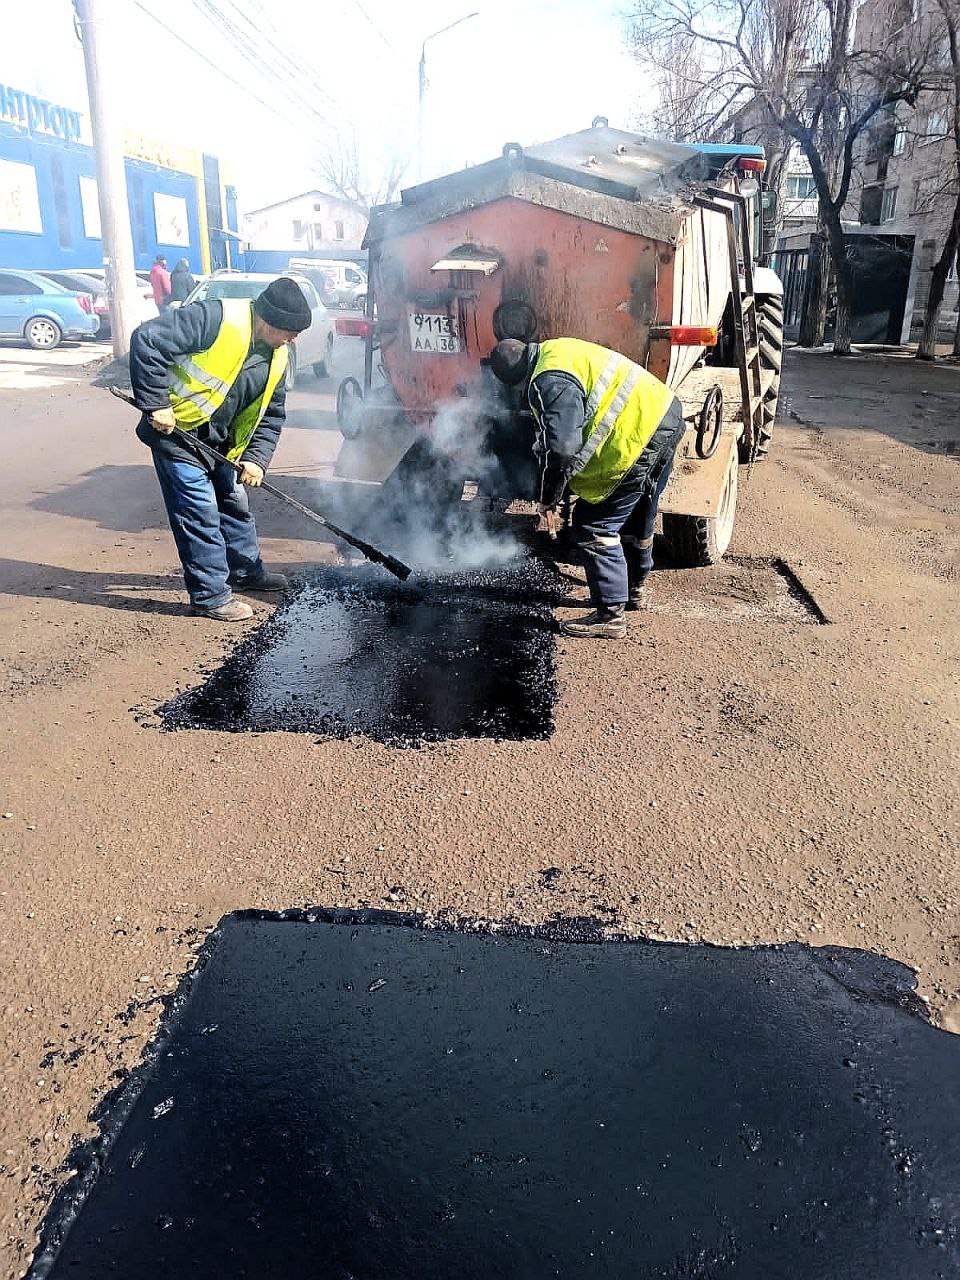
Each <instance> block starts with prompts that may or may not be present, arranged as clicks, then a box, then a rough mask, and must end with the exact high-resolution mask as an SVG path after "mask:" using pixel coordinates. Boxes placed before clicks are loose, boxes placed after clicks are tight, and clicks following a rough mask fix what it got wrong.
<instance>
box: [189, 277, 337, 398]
mask: <svg viewBox="0 0 960 1280" xmlns="http://www.w3.org/2000/svg"><path fill="white" fill-rule="evenodd" d="M289 278H290V279H291V280H296V282H297V284H298V285H299V286H300V288H301V289H302V290H303V296H304V297H305V298H306V300H307V303H308V305H309V307H310V314H311V316H312V320H311V322H310V328H309V329H305V330H304V331H303V333H301V334H298V335H297V337H296V338H295V339H294V341H293V342H291V343H290V360H289V363H288V365H287V389H288V390H289V389H290V388H291V387H292V386H293V385H294V383H295V382H296V380H297V374H298V372H302V371H303V369H304V368H311V369H313V372H314V373H315V374H316V376H317V377H318V378H332V377H333V371H334V360H335V356H336V335H337V321H336V316H335V314H334V312H333V311H331V310H330V309H329V308H328V307H326V306H324V304H323V302H321V300H320V295H319V294H318V293H317V290H316V289H315V288H314V287H313V285H312V284H311V283H310V281H309V280H307V279H306V278H305V277H304V276H301V275H297V274H295V273H294V272H290V273H289ZM276 279H277V276H276V275H265V274H259V273H254V272H246V271H215V272H214V273H213V275H212V276H208V277H207V279H206V280H201V281H200V282H199V283H198V285H197V287H196V288H195V289H194V290H193V292H192V293H191V294H190V296H189V297H188V298H187V300H186V302H185V303H184V304H183V305H184V306H185V307H186V306H188V305H189V304H190V303H191V302H205V301H207V299H209V298H251V299H252V298H258V297H259V296H260V294H261V293H263V291H264V289H266V287H267V285H268V284H270V282H271V281H272V280H276Z"/></svg>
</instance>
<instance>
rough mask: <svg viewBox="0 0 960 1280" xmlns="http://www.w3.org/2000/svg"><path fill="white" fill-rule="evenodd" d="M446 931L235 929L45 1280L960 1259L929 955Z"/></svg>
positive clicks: (831, 1275) (818, 1267) (131, 1109)
mask: <svg viewBox="0 0 960 1280" xmlns="http://www.w3.org/2000/svg"><path fill="white" fill-rule="evenodd" d="M421 925H422V922H421V921H417V920H415V919H410V918H406V917H402V916H395V915H390V914H388V913H379V912H378V913H351V912H325V911H322V910H319V909H318V910H317V911H315V912H312V913H310V914H307V915H305V914H303V913H297V914H296V915H291V916H286V917H276V916H272V917H271V916H265V915H264V916H260V915H254V914H253V913H247V914H243V915H240V916H234V917H228V918H227V919H226V920H225V921H224V922H223V923H222V926H221V929H220V931H219V933H217V934H214V935H213V937H212V938H211V940H210V941H209V943H208V945H207V949H206V952H205V955H204V956H203V957H202V959H201V963H200V964H199V965H198V967H197V969H196V970H195V971H194V972H193V973H192V974H191V975H189V976H188V977H187V978H186V979H185V980H184V983H183V985H182V988H181V991H180V993H179V995H178V996H177V998H176V999H175V1000H174V1002H173V1003H172V1005H171V1008H170V1009H169V1010H168V1014H167V1017H166V1020H165V1023H164V1025H163V1027H162V1029H161V1032H160V1034H159V1037H158V1039H157V1041H156V1042H155V1044H154V1045H153V1047H152V1048H151V1050H150V1051H149V1053H148V1055H147V1059H146V1061H145V1065H144V1067H143V1068H142V1070H141V1072H139V1073H138V1074H137V1075H136V1076H135V1077H134V1078H132V1079H131V1080H130V1081H128V1082H127V1084H126V1085H125V1086H124V1087H123V1088H121V1090H120V1092H119V1094H118V1096H117V1097H116V1098H115V1099H114V1100H113V1102H112V1105H111V1106H110V1108H109V1109H108V1111H107V1114H106V1117H105V1118H104V1120H103V1136H102V1138H101V1139H100V1140H99V1142H98V1143H97V1144H94V1146H93V1147H92V1148H89V1149H87V1151H86V1152H85V1153H84V1152H80V1153H77V1154H78V1162H79V1165H80V1167H81V1174H80V1176H79V1177H78V1178H77V1180H76V1181H75V1182H74V1183H73V1184H72V1185H71V1186H69V1187H68V1188H67V1189H65V1191H64V1192H63V1193H62V1194H61V1196H60V1198H59V1199H58V1201H57V1203H56V1204H55V1205H54V1207H53V1209H52V1210H51V1213H50V1215H49V1216H48V1219H47V1222H46V1225H45V1231H44V1243H43V1247H42V1249H41V1251H40V1253H39V1254H38V1258H37V1260H36V1262H35V1264H34V1268H33V1271H32V1273H31V1274H32V1276H33V1277H34V1280H39V1278H40V1277H46V1276H54V1277H56V1278H57V1280H66V1277H71V1280H87V1278H88V1277H90V1278H92V1277H100V1276H115V1275H116V1276H123V1277H124V1280H140V1278H141V1277H142V1278H143V1280H167V1278H169V1280H173V1278H174V1277H176V1278H177V1280H181V1278H183V1277H190V1278H191V1280H207V1278H208V1277H209V1278H210V1280H213V1277H217V1278H218V1280H220V1278H221V1277H224V1276H230V1277H256V1278H257V1280H290V1277H293V1276H298V1277H300V1276H303V1277H306V1276H311V1277H312V1276H316V1277H323V1278H324V1280H327V1278H329V1280H411V1278H412V1277H417V1278H418V1280H426V1278H429V1277H437V1278H438V1280H440V1278H441V1277H442V1278H443V1280H448V1278H449V1277H452V1276H456V1277H458V1278H460V1280H474V1278H476V1280H481V1278H483V1280H487V1278H488V1277H497V1276H499V1277H509V1278H511V1280H514V1278H515V1280H521V1278H522V1280H541V1278H542V1277H548V1276H562V1277H580V1276H582V1277H617V1278H622V1280H653V1278H654V1277H664V1278H669V1280H724V1278H726V1277H730V1280H780V1278H788V1280H793V1278H795V1280H814V1278H817V1280H933V1278H934V1277H937V1278H945V1277H955V1276H956V1275H957V1274H958V1269H960V1144H958V1142H957V1138H956V1135H957V1132H958V1131H960V1039H958V1038H956V1037H954V1036H950V1035H948V1034H947V1033H945V1032H941V1031H939V1030H937V1029H936V1028H934V1027H932V1026H931V1025H930V1024H929V1023H928V1022H926V1021H925V1020H924V1018H923V1017H922V1016H921V1013H920V1005H919V1002H918V1001H917V999H916V997H915V996H914V995H913V994H912V988H913V975H912V974H911V973H910V971H909V970H907V969H905V968H903V967H902V966H900V965H897V964H895V963H894V962H892V961H887V960H884V959H883V958H880V957H876V956H872V955H870V954H869V953H866V952H859V951H851V950H839V949H832V948H820V949H813V948H808V947H805V946H801V945H799V944H792V945H788V946H782V947H768V948H750V949H740V950H738V949H722V948H712V947H706V946H686V945H680V944H664V943H652V942H642V941H625V940H619V941H600V940H599V939H598V935H597V934H596V932H595V931H593V930H592V927H591V926H590V925H589V924H578V923H577V922H568V923H563V922H561V923H558V924H556V925H555V926H553V927H546V928H543V929H540V930H538V931H526V932H524V931H522V930H515V931H513V932H510V931H506V932H504V931H502V930H501V931H497V932H489V931H484V930H482V929H479V928H476V927H472V926H465V927H461V928H458V929H454V928H450V929H447V930H437V929H427V928H424V927H421ZM65 1233H66V1234H65ZM64 1236H65V1238H64Z"/></svg>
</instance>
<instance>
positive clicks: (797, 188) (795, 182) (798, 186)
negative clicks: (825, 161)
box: [787, 173, 817, 200]
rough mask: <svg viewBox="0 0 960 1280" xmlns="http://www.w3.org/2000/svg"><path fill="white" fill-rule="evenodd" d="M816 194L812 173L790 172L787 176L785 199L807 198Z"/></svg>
mask: <svg viewBox="0 0 960 1280" xmlns="http://www.w3.org/2000/svg"><path fill="white" fill-rule="evenodd" d="M816 194H817V184H816V183H815V182H814V180H813V174H812V173H791V174H789V175H788V177H787V199H788V200H809V199H811V197H813V196H815V195H816Z"/></svg>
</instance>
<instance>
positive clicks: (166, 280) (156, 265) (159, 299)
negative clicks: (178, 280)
mask: <svg viewBox="0 0 960 1280" xmlns="http://www.w3.org/2000/svg"><path fill="white" fill-rule="evenodd" d="M150 286H151V288H152V289H153V300H154V302H155V303H156V304H157V309H158V310H159V311H163V310H165V309H166V308H167V307H169V305H170V295H171V291H172V289H173V285H172V283H171V281H170V272H169V271H168V270H167V260H166V258H165V257H164V256H163V254H162V253H158V254H157V256H156V257H155V258H154V260H153V266H152V267H151V268H150Z"/></svg>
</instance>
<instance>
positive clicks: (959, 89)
mask: <svg viewBox="0 0 960 1280" xmlns="http://www.w3.org/2000/svg"><path fill="white" fill-rule="evenodd" d="M936 9H937V13H938V16H939V19H940V23H939V31H938V32H937V33H936V35H937V37H938V38H937V48H938V52H940V51H942V54H943V56H942V57H940V58H938V59H937V62H938V63H942V64H943V87H942V90H941V91H940V93H939V94H938V98H937V100H938V102H939V103H941V104H942V106H943V115H944V119H945V122H946V128H947V129H948V131H949V136H950V139H951V141H952V150H953V156H952V164H951V166H950V171H949V173H944V174H943V176H942V178H941V179H940V180H938V181H935V182H934V183H931V184H930V185H931V186H932V187H939V190H929V191H928V192H927V193H926V196H925V198H926V199H927V200H929V202H930V205H931V207H933V206H934V205H935V203H936V201H937V199H938V198H942V197H943V195H945V194H946V193H947V191H948V190H949V188H950V187H952V188H953V194H954V196H955V202H954V206H953V212H952V214H951V216H950V221H949V223H948V225H947V232H946V235H945V236H944V240H943V245H942V247H941V250H940V256H939V257H938V258H937V260H936V262H935V263H934V264H933V272H932V274H931V277H930V291H929V293H928V294H927V302H926V306H925V307H924V313H923V330H922V332H921V335H920V345H919V346H918V348H917V358H918V359H919V360H935V359H936V355H937V331H938V329H939V326H940V309H941V307H942V306H943V295H944V293H945V292H946V287H947V277H948V276H949V274H950V268H951V267H952V266H954V265H955V264H956V262H957V251H958V249H960V31H958V26H960V23H958V17H960V15H958V3H957V0H936ZM919 194H920V193H919V192H918V195H919ZM958 346H960V321H958V326H957V331H956V333H955V335H954V353H955V354H956V353H957V350H958Z"/></svg>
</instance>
